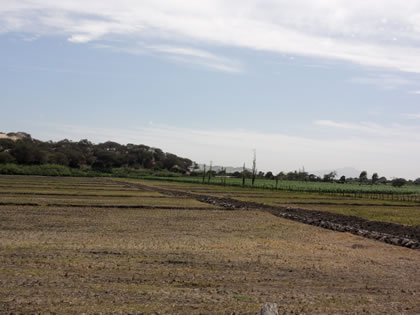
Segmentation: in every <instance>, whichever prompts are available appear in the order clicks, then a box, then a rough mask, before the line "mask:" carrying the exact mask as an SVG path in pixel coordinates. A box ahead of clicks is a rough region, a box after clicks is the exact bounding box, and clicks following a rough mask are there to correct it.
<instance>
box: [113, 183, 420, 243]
mask: <svg viewBox="0 0 420 315" xmlns="http://www.w3.org/2000/svg"><path fill="white" fill-rule="evenodd" d="M107 181H110V182H114V183H123V184H124V185H127V186H130V187H136V188H139V189H142V190H150V191H155V192H159V193H162V194H165V195H170V196H177V197H189V198H192V199H195V200H198V201H201V202H205V203H208V204H212V205H215V206H219V207H223V208H225V209H228V210H236V209H241V210H256V209H257V210H262V211H266V212H269V213H271V214H273V215H275V216H278V217H282V218H286V219H290V220H294V221H298V222H301V223H305V224H310V225H315V226H319V227H322V228H325V229H329V230H333V231H337V232H349V233H352V234H355V235H359V236H363V237H366V238H370V239H375V240H378V241H381V242H385V243H388V244H392V245H396V246H402V247H407V248H411V249H417V250H420V228H417V227H412V226H405V225H400V224H395V223H387V222H379V221H370V220H366V219H363V218H360V217H355V216H346V215H341V214H336V213H330V212H326V211H317V210H307V209H301V208H294V207H282V206H269V205H265V204H261V203H256V202H249V201H240V200H236V199H233V198H220V197H214V196H208V195H203V194H196V193H190V192H186V191H179V190H171V189H164V188H159V187H153V186H147V185H143V184H135V183H127V182H120V181H114V180H107Z"/></svg>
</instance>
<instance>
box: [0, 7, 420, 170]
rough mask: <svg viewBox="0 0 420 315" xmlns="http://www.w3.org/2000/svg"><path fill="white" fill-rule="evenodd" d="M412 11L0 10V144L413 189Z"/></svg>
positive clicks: (415, 89)
mask: <svg viewBox="0 0 420 315" xmlns="http://www.w3.org/2000/svg"><path fill="white" fill-rule="evenodd" d="M419 43H420V3H418V1H405V2H404V5H402V4H401V3H400V2H399V1H396V0H389V1H386V3H384V2H383V1H379V0H368V1H366V0H365V1H352V3H351V4H350V3H348V1H344V0H336V1H327V0H322V1H321V0H311V1H309V0H299V1H293V3H291V2H290V1H274V0H259V1H250V0H243V1H236V0H234V1H218V0H213V1H210V0H208V1H199V2H192V1H185V0H174V1H163V0H154V1H148V0H144V1H134V0H122V1H116V0H108V1H106V0H104V1H99V0H92V1H89V2H86V1H81V0H62V1H52V0H37V1H26V0H22V1H19V2H17V1H9V0H3V1H1V2H0V109H1V116H0V131H3V132H11V131H26V132H29V133H31V134H32V135H33V136H34V137H35V138H39V139H42V140H50V139H52V140H58V139H62V138H69V139H72V140H76V141H77V140H80V139H82V138H88V139H90V140H92V141H94V142H100V141H106V140H114V141H117V142H120V143H129V142H131V143H144V144H147V145H151V146H156V147H160V148H162V149H163V150H164V151H168V152H172V153H175V154H178V155H180V156H186V157H189V158H191V159H193V160H195V161H197V162H199V163H208V162H209V161H210V160H212V161H213V163H214V164H218V165H226V166H228V165H230V166H239V165H242V163H244V162H245V163H247V164H248V165H251V161H252V151H253V149H256V150H257V156H258V157H257V162H258V168H259V169H260V170H263V171H267V170H272V171H275V172H278V171H281V170H283V171H289V170H295V169H298V168H301V167H302V166H304V167H305V168H306V169H307V170H309V171H311V170H312V171H316V170H319V169H334V168H340V167H344V166H353V167H355V168H357V169H366V170H367V171H368V172H369V173H370V174H371V173H372V172H379V173H380V175H385V176H388V177H392V176H404V177H407V178H416V177H420V164H419V163H418V160H419V155H420V147H419V146H418V143H419V140H420V125H419V122H420V57H419V56H420V45H419Z"/></svg>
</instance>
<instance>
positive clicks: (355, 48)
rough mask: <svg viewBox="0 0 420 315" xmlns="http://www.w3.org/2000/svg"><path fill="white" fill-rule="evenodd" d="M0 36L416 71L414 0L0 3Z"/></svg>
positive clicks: (417, 9) (418, 20)
mask: <svg viewBox="0 0 420 315" xmlns="http://www.w3.org/2000/svg"><path fill="white" fill-rule="evenodd" d="M0 32H1V33H10V32H24V33H30V34H36V35H44V36H46V35H52V34H54V35H57V34H59V35H60V34H61V35H63V36H66V38H67V39H68V40H69V41H71V42H74V43H87V42H91V41H96V40H111V39H115V37H118V39H119V40H120V41H125V44H129V43H133V42H134V43H135V42H137V41H146V42H148V41H152V42H155V43H156V41H157V42H159V43H160V44H162V43H166V44H167V43H172V44H173V43H174V42H176V43H177V46H180V47H191V46H192V43H194V45H198V44H202V45H206V46H215V47H219V46H223V47H239V48H246V49H252V50H259V51H267V52H274V53H286V54H293V55H301V56H310V57H317V58H326V59H335V60H341V61H346V62H351V63H355V64H359V65H364V66H369V67H379V68H385V69H391V70H398V71H404V72H416V73H420V59H419V58H418V56H419V55H420V45H419V43H420V3H419V2H418V1H416V0H406V1H404V4H401V1H399V0H388V1H386V2H384V1H381V0H363V1H362V0H355V1H351V2H349V1H345V0H297V1H293V2H291V1H286V0H276V1H275V0H262V1H261V0H260V1H256V0H242V1H239V0H232V1H222V0H203V1H194V2H192V1H187V0H171V1H168V0H153V1H152V0H142V1H135V0H118V1H117V0H91V1H82V0H61V1H52V0H31V1H29V0H21V1H19V2H17V1H14V0H3V1H2V5H1V7H0ZM113 45H118V44H115V43H114V44H113ZM178 57H179V54H178ZM184 59H185V58H184ZM222 71H223V70H222Z"/></svg>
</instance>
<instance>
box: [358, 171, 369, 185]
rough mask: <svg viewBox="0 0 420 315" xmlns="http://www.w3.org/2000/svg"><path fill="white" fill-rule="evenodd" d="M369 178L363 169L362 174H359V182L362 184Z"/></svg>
mask: <svg viewBox="0 0 420 315" xmlns="http://www.w3.org/2000/svg"><path fill="white" fill-rule="evenodd" d="M367 180H368V177H367V172H366V171H362V172H361V173H360V175H359V183H360V184H362V183H365V182H367Z"/></svg>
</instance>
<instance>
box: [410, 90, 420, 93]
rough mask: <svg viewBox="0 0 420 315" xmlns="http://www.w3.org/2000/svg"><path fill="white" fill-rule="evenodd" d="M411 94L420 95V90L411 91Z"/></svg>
mask: <svg viewBox="0 0 420 315" xmlns="http://www.w3.org/2000/svg"><path fill="white" fill-rule="evenodd" d="M411 94H420V90H418V91H411Z"/></svg>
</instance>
